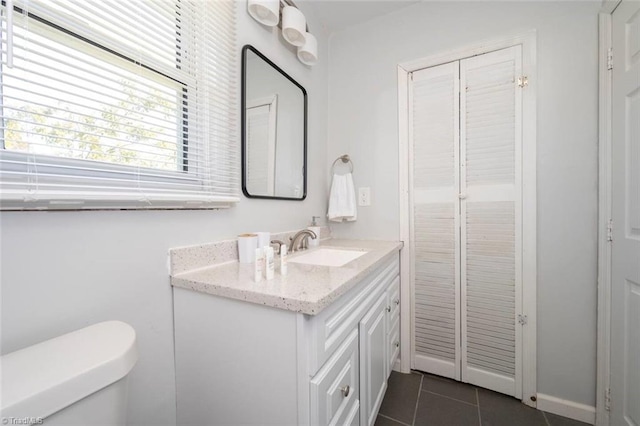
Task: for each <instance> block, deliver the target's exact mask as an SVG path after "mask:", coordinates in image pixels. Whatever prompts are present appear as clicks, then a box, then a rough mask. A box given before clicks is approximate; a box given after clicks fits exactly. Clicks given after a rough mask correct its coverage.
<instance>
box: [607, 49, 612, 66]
mask: <svg viewBox="0 0 640 426" xmlns="http://www.w3.org/2000/svg"><path fill="white" fill-rule="evenodd" d="M607 69H608V70H612V69H613V47H610V48H609V49H607Z"/></svg>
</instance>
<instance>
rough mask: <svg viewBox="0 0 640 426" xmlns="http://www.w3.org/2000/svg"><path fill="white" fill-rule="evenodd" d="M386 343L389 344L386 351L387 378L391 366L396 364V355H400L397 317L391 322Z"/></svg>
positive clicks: (398, 321) (391, 368)
mask: <svg viewBox="0 0 640 426" xmlns="http://www.w3.org/2000/svg"><path fill="white" fill-rule="evenodd" d="M387 342H388V343H389V348H388V349H387V350H388V354H389V365H388V367H389V369H388V371H387V376H388V375H389V374H391V370H393V365H394V364H395V363H396V360H397V359H398V355H400V318H398V317H396V318H395V319H394V320H393V321H392V322H391V326H390V328H389V334H388V335H387Z"/></svg>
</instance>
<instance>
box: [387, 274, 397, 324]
mask: <svg viewBox="0 0 640 426" xmlns="http://www.w3.org/2000/svg"><path fill="white" fill-rule="evenodd" d="M387 294H388V295H389V306H390V307H391V312H390V315H389V319H390V323H391V322H393V321H394V320H395V319H396V318H397V317H398V316H400V277H396V279H395V280H393V282H392V283H391V285H390V286H389V287H388V289H387Z"/></svg>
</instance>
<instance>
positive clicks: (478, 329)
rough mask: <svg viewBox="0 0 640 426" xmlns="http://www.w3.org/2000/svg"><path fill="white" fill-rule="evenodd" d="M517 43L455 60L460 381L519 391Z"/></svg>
mask: <svg viewBox="0 0 640 426" xmlns="http://www.w3.org/2000/svg"><path fill="white" fill-rule="evenodd" d="M521 63H522V59H521V46H514V47H511V48H508V49H503V50H499V51H496V52H491V53H487V54H484V55H480V56H476V57H474V58H470V59H465V60H463V61H461V62H460V86H461V90H460V117H461V119H460V130H461V134H460V158H461V160H460V230H461V231H460V237H461V265H460V270H461V286H462V287H461V290H462V293H461V301H462V309H461V311H462V330H461V334H462V335H461V342H462V381H463V382H467V383H473V384H475V385H478V386H482V387H484V388H488V389H493V390H495V391H498V392H502V393H505V394H508V395H512V396H515V397H517V398H521V397H522V387H521V385H520V377H521V374H520V368H521V367H520V363H521V359H522V355H521V354H520V352H521V347H522V344H521V334H522V327H521V326H520V325H519V324H518V323H517V315H518V314H520V313H521V312H522V293H521V291H522V259H521V253H522V207H521V206H522V190H521V188H522V183H521V180H522V179H521V177H522V167H521V163H522V161H521V147H522V130H521V122H522V112H521V104H522V89H521V88H520V87H518V83H517V78H518V76H520V75H521Z"/></svg>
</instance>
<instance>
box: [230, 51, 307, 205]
mask: <svg viewBox="0 0 640 426" xmlns="http://www.w3.org/2000/svg"><path fill="white" fill-rule="evenodd" d="M306 120H307V93H306V91H305V90H304V88H303V87H302V86H300V85H299V84H298V83H297V82H296V81H295V80H293V79H292V78H291V77H289V76H288V75H287V74H286V73H284V71H282V70H281V69H280V68H279V67H277V66H276V65H275V64H274V63H272V62H271V61H269V60H268V59H267V58H266V57H265V56H264V55H262V54H261V53H260V52H258V51H257V50H256V49H254V48H253V47H252V46H245V47H244V48H243V57H242V169H243V170H242V171H243V173H242V191H243V192H244V194H245V195H246V196H247V197H253V198H277V199H292V200H303V199H304V198H305V197H306V186H307V184H306V179H307V176H306V148H307V146H306V145H307V140H306V139H307V123H306Z"/></svg>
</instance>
